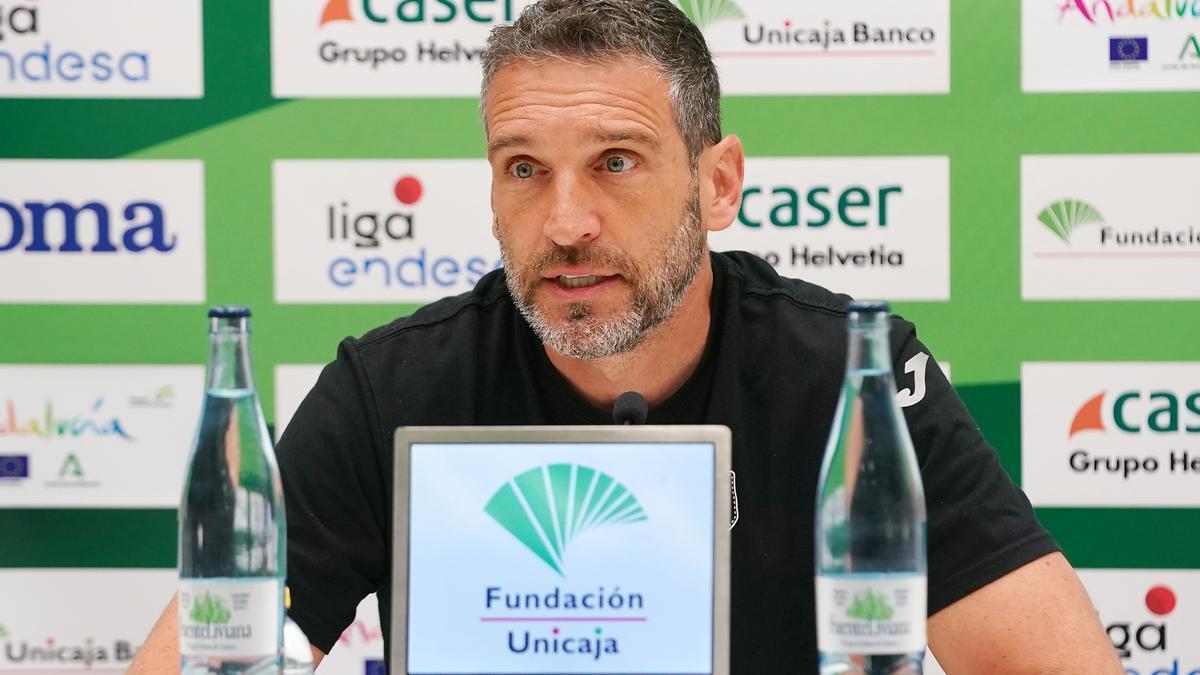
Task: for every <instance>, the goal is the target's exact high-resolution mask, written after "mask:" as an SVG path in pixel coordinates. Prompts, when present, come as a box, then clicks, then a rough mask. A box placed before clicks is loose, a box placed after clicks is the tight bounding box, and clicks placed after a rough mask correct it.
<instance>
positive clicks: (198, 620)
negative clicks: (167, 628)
mask: <svg viewBox="0 0 1200 675" xmlns="http://www.w3.org/2000/svg"><path fill="white" fill-rule="evenodd" d="M208 316H209V331H208V332H209V335H208V337H209V356H208V375H207V385H206V387H207V391H206V392H205V398H204V408H203V410H202V412H201V415H200V427H199V429H198V430H197V432H196V437H195V440H194V441H193V444H192V450H191V459H190V461H189V466H188V472H187V479H186V482H185V483H184V488H183V499H182V503H181V504H180V508H179V654H180V658H181V661H182V672H183V673H185V674H192V673H222V674H226V673H245V674H249V673H279V672H280V667H281V645H282V637H283V633H282V629H283V587H284V578H285V576H286V569H287V568H286V565H287V558H286V557H285V556H286V529H285V523H284V509H283V492H282V488H281V484H280V481H279V468H278V466H277V465H276V463H275V453H274V450H273V449H272V446H271V439H270V436H269V435H268V433H267V425H266V423H265V422H264V420H263V415H262V408H261V407H260V406H259V402H258V395H257V393H256V392H255V389H254V380H253V377H252V375H251V369H250V310H249V309H247V308H245V307H216V308H214V309H212V310H210V311H209V313H208Z"/></svg>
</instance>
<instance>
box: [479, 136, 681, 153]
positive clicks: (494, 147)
mask: <svg viewBox="0 0 1200 675" xmlns="http://www.w3.org/2000/svg"><path fill="white" fill-rule="evenodd" d="M593 138H595V139H596V140H598V141H600V142H602V143H628V142H631V141H632V142H634V143H641V144H643V145H648V146H650V147H652V148H655V149H658V148H659V147H660V145H661V144H660V143H659V142H658V137H657V136H655V135H654V134H651V133H648V132H645V131H608V132H597V133H596V134H594V135H593ZM531 144H532V141H531V140H530V138H529V137H528V136H521V135H510V136H497V137H496V138H494V139H493V140H492V141H491V142H490V143H488V146H487V154H488V157H491V156H493V155H495V154H496V153H497V152H500V151H501V150H507V149H508V148H511V147H515V146H520V145H531Z"/></svg>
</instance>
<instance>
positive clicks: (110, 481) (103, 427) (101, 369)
mask: <svg viewBox="0 0 1200 675" xmlns="http://www.w3.org/2000/svg"><path fill="white" fill-rule="evenodd" d="M203 392H204V367H203V366H67V365H0V405H2V406H3V409H2V410H0V507H4V506H10V507H18V506H19V507H23V508H37V507H79V506H95V507H117V508H123V507H130V508H137V507H153V508H166V507H177V506H178V505H179V495H180V494H181V492H182V489H183V480H184V473H185V469H186V466H187V459H188V451H189V449H190V447H191V442H192V437H193V435H194V434H195V430H196V425H197V424H198V423H199V416H200V407H201V403H202V401H201V398H202V396H203ZM160 609H161V608H160Z"/></svg>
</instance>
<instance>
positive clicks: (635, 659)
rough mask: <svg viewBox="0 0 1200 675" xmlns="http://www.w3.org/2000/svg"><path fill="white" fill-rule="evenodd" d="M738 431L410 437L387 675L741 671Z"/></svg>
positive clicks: (587, 429)
mask: <svg viewBox="0 0 1200 675" xmlns="http://www.w3.org/2000/svg"><path fill="white" fill-rule="evenodd" d="M730 468H731V460H730V432H729V429H728V428H726V427H723V426H602V427H601V426H575V427H570V426H553V427H513V426H507V427H401V428H399V429H397V430H396V434H395V492H394V494H395V500H394V505H393V508H394V519H393V522H394V526H393V533H392V536H393V539H392V541H393V547H392V551H393V556H392V561H393V563H392V564H393V568H392V581H393V598H392V623H391V625H392V630H391V645H390V647H391V650H390V651H391V664H390V668H389V672H390V673H393V674H400V673H405V674H409V675H432V674H434V673H437V674H449V673H547V674H548V673H558V674H562V673H571V674H574V673H656V674H667V673H672V674H687V675H726V674H727V673H728V672H729V551H730V533H729V530H730V527H731V522H732V519H731V512H732V509H733V508H734V507H733V506H732V504H731V499H730V496H731V494H730V476H731V475H732V474H731V471H730Z"/></svg>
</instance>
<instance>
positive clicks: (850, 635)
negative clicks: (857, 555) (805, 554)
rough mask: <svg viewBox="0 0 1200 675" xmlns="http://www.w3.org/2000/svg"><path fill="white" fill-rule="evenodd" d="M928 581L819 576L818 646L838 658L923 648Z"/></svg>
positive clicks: (899, 576)
mask: <svg viewBox="0 0 1200 675" xmlns="http://www.w3.org/2000/svg"><path fill="white" fill-rule="evenodd" d="M925 603H926V597H925V577H924V576H916V575H912V574H845V575H818V576H817V646H818V648H819V649H820V650H821V651H822V652H831V653H835V654H866V655H871V654H905V653H908V652H916V651H920V650H923V649H925Z"/></svg>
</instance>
